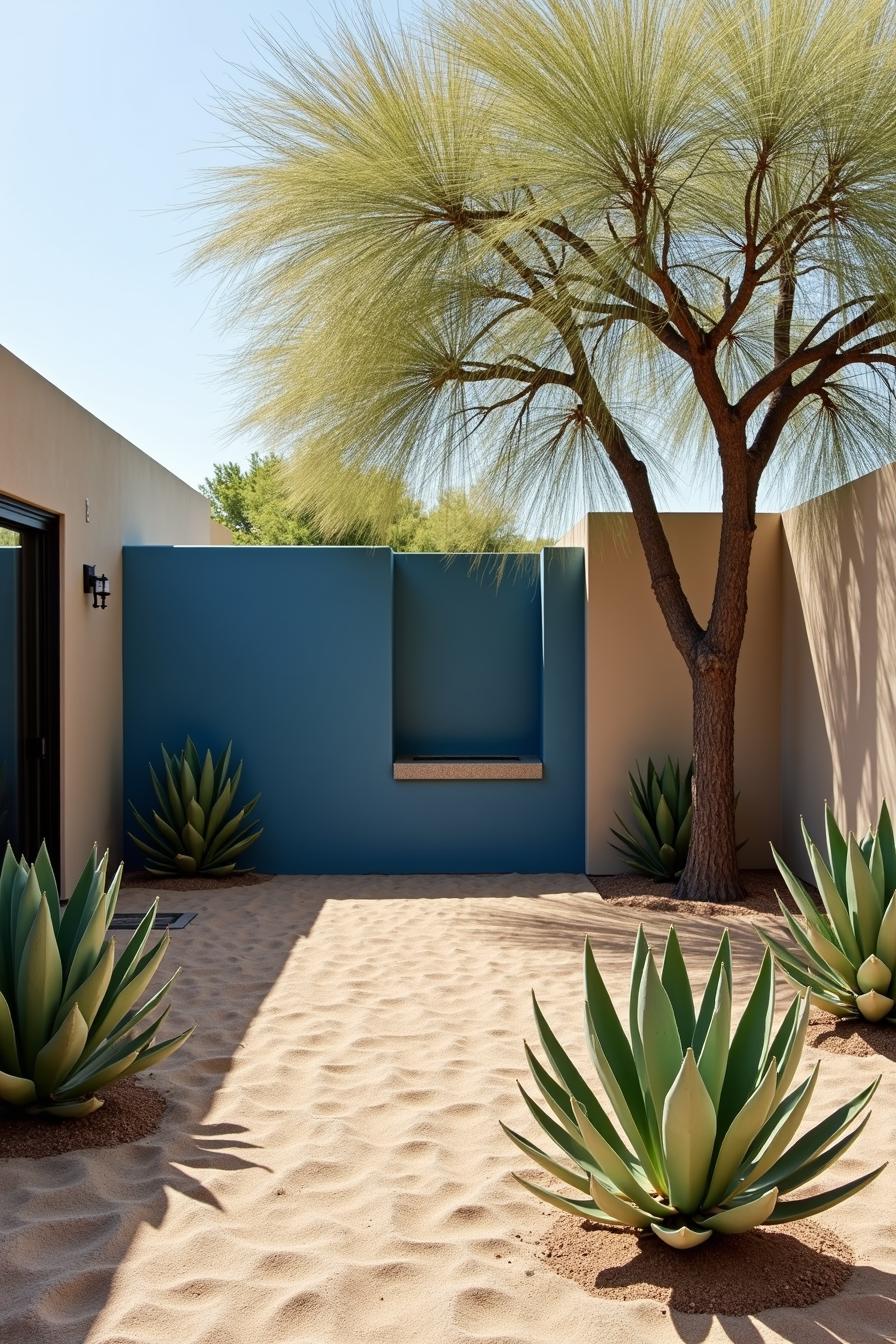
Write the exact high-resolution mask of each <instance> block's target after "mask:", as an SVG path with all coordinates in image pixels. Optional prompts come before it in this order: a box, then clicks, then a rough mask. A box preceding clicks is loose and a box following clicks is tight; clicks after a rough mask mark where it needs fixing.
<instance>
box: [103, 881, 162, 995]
mask: <svg viewBox="0 0 896 1344" xmlns="http://www.w3.org/2000/svg"><path fill="white" fill-rule="evenodd" d="M158 909H159V899H158V897H156V899H155V900H154V901H153V903H152V905H151V906H150V907H149V909H148V910H147V912H146V914H145V915H144V916H143V918H142V919H141V920H140V923H139V924H138V925H137V927H136V929H135V930H134V932H133V933H132V934H131V936H130V938H129V939H128V941H127V943H126V944H125V947H124V949H123V951H122V953H121V956H120V957H119V958H118V961H117V962H116V964H115V969H114V970H113V972H112V975H111V977H110V979H109V988H108V990H107V992H106V996H105V999H104V1001H103V1004H102V1010H103V1011H105V1009H106V1008H108V1007H109V1004H110V1003H111V1002H112V1000H113V999H114V998H115V995H116V994H117V993H118V991H119V989H120V988H121V986H122V985H123V984H124V982H125V981H126V980H128V979H129V978H130V976H131V974H132V973H133V970H134V968H135V966H136V965H137V962H138V961H139V959H140V955H141V953H142V952H143V949H144V947H145V946H146V943H147V940H148V938H149V935H150V933H151V932H152V926H153V924H154V923H155V918H156V915H157V913H158Z"/></svg>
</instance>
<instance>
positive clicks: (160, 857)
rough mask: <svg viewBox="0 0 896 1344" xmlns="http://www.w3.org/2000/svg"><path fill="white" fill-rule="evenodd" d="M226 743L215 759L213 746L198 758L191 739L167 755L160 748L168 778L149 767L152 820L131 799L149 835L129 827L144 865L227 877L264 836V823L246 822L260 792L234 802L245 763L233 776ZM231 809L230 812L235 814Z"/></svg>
mask: <svg viewBox="0 0 896 1344" xmlns="http://www.w3.org/2000/svg"><path fill="white" fill-rule="evenodd" d="M231 746H232V744H231V743H230V742H228V744H227V746H226V748H225V750H224V751H223V752H222V753H221V755H220V756H219V757H218V759H217V761H216V760H214V759H213V757H212V754H211V752H210V751H206V753H205V756H204V757H203V758H200V756H199V752H198V751H197V750H196V747H195V745H194V743H193V740H192V738H189V737H188V738H187V740H186V743H185V745H184V748H183V750H182V751H179V752H175V753H174V754H173V755H171V754H169V753H168V752H167V751H166V750H165V747H164V746H163V747H162V762H163V773H164V776H165V779H164V783H163V782H162V781H161V780H160V779H159V777H158V775H157V774H156V772H155V770H154V769H153V767H152V766H150V767H149V774H150V779H151V780H152V788H153V792H154V794H155V796H156V802H157V803H158V808H157V809H156V810H154V811H153V813H152V821H151V822H149V821H147V820H146V819H145V818H144V817H142V816H141V815H140V813H139V812H138V811H137V809H136V807H135V806H134V804H133V803H131V804H130V808H131V811H132V812H133V814H134V817H135V818H136V821H137V824H138V825H139V827H140V829H141V830H142V831H143V833H144V835H145V836H148V837H149V838H148V840H145V839H141V838H140V836H139V835H134V833H133V832H128V834H129V835H130V837H131V839H132V840H133V842H134V844H135V845H136V846H137V848H138V849H140V850H141V851H142V852H143V853H144V854H145V855H146V861H145V863H144V867H145V868H146V871H147V872H148V873H152V874H153V875H154V876H156V877H164V876H168V875H173V876H176V877H229V876H230V875H231V874H232V873H236V872H251V871H252V870H251V869H249V868H237V866H236V860H237V859H238V858H239V856H240V854H242V853H243V852H244V851H245V850H247V849H248V848H249V846H250V845H252V844H254V843H255V841H256V840H257V839H258V837H259V836H260V835H261V832H262V827H260V826H259V827H257V829H253V828H254V827H255V822H254V821H252V822H247V818H248V816H249V814H250V813H251V812H252V811H254V809H255V805H256V803H257V802H258V799H259V797H260V796H261V795H260V794H256V795H255V797H254V798H251V799H250V800H249V802H248V803H244V804H243V805H242V806H240V807H237V806H236V795H237V790H238V789H239V786H240V776H241V775H242V773H243V763H242V761H240V763H239V765H238V766H237V767H236V769H235V770H234V772H233V774H232V775H228V773H227V771H228V769H229V768H230V752H231ZM231 812H232V815H231Z"/></svg>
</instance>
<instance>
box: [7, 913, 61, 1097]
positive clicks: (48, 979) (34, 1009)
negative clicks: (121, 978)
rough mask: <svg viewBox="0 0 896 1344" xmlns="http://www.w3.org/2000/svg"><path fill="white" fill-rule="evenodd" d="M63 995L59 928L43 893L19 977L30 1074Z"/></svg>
mask: <svg viewBox="0 0 896 1344" xmlns="http://www.w3.org/2000/svg"><path fill="white" fill-rule="evenodd" d="M61 996H62V962H61V960H60V957H59V947H58V945H57V942H56V931H55V929H54V928H53V920H52V917H51V915H50V910H49V907H48V905H47V901H46V898H45V897H44V896H41V898H40V904H39V906H38V909H37V914H36V915H35V916H34V922H33V924H32V926H31V929H30V931H29V933H28V936H27V938H26V940H25V946H24V947H23V949H22V955H21V958H20V960H19V965H18V973H17V976H16V1016H17V1018H18V1021H19V1024H20V1040H19V1044H20V1055H21V1060H22V1064H23V1065H24V1067H25V1069H26V1071H27V1072H29V1073H30V1071H31V1069H32V1068H33V1067H34V1060H35V1057H36V1056H37V1053H38V1051H39V1050H40V1048H41V1046H43V1045H44V1044H45V1042H46V1040H47V1038H48V1036H49V1035H50V1031H51V1028H52V1025H53V1019H54V1017H55V1016H56V1009H57V1008H58V1007H59V1000H60V998H61Z"/></svg>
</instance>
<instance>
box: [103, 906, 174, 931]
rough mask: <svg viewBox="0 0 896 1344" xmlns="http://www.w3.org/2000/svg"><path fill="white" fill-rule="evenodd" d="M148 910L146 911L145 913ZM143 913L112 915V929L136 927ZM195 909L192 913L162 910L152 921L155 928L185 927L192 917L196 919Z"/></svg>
mask: <svg viewBox="0 0 896 1344" xmlns="http://www.w3.org/2000/svg"><path fill="white" fill-rule="evenodd" d="M145 913H146V912H145V911H144V914H145ZM142 918H143V915H139V914H138V915H131V914H120V915H113V916H112V923H111V924H110V925H109V927H110V929H136V927H137V925H138V924H139V923H140V921H141V919H142ZM195 918H196V914H195V911H194V912H193V913H192V914H191V913H189V912H188V911H180V912H179V911H177V910H167V911H166V910H160V911H159V912H158V914H157V915H156V917H155V919H154V920H153V922H152V926H153V928H154V929H185V928H186V927H187V925H188V924H189V922H190V920H191V919H195Z"/></svg>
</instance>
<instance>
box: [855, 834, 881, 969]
mask: <svg viewBox="0 0 896 1344" xmlns="http://www.w3.org/2000/svg"><path fill="white" fill-rule="evenodd" d="M846 899H847V903H848V905H849V912H850V915H851V917H852V923H853V928H854V929H855V933H856V937H857V939H858V940H859V947H860V948H861V949H862V958H863V960H864V958H865V957H867V956H869V955H870V954H871V953H872V952H873V951H874V948H875V946H876V944H877V931H878V929H879V928H880V921H881V918H882V916H883V913H884V912H883V904H882V902H881V899H880V897H879V896H878V894H877V887H876V886H875V885H874V879H873V878H872V876H871V873H870V872H869V869H868V864H867V863H866V861H865V858H864V856H863V854H862V851H861V850H860V849H859V846H858V843H857V841H856V838H855V836H854V835H852V834H850V837H849V842H848V847H847V852H846Z"/></svg>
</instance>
